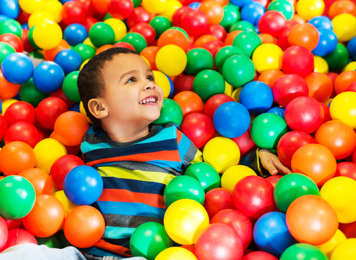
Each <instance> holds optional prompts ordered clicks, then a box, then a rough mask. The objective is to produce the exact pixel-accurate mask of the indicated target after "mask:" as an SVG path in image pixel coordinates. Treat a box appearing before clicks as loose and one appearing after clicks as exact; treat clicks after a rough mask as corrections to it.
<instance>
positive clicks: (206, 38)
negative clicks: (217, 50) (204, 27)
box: [194, 34, 218, 48]
mask: <svg viewBox="0 0 356 260" xmlns="http://www.w3.org/2000/svg"><path fill="white" fill-rule="evenodd" d="M217 40H218V39H217V38H216V37H215V36H213V35H210V34H207V35H203V36H200V37H199V38H198V39H196V40H195V42H194V46H195V47H197V48H204V46H205V44H207V43H209V42H213V41H217Z"/></svg>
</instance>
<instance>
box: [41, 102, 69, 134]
mask: <svg viewBox="0 0 356 260" xmlns="http://www.w3.org/2000/svg"><path fill="white" fill-rule="evenodd" d="M67 110H68V105H67V104H66V103H65V102H64V101H63V100H62V99H61V98H58V97H48V98H45V99H43V100H42V101H41V102H40V103H39V104H38V106H37V107H36V109H35V112H36V121H37V122H38V123H39V125H40V126H41V127H43V128H45V129H49V130H51V129H53V127H54V123H55V121H56V119H57V117H58V116H59V115H60V114H62V113H64V112H65V111H67Z"/></svg>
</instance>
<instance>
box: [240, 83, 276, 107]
mask: <svg viewBox="0 0 356 260" xmlns="http://www.w3.org/2000/svg"><path fill="white" fill-rule="evenodd" d="M240 102H241V104H242V105H244V106H245V107H246V108H247V109H248V111H250V112H252V113H254V114H259V113H262V112H265V111H267V110H268V109H270V108H271V107H272V104H273V93H272V90H271V88H270V87H269V86H268V85H267V84H266V83H263V82H261V81H251V82H249V83H247V84H246V85H245V86H243V87H242V90H241V92H240Z"/></svg>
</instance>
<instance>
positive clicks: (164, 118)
mask: <svg viewBox="0 0 356 260" xmlns="http://www.w3.org/2000/svg"><path fill="white" fill-rule="evenodd" d="M182 121H183V112H182V109H181V108H180V106H179V105H178V103H177V102H175V101H174V100H173V99H170V98H165V99H164V100H163V106H162V109H161V115H160V117H159V118H158V119H157V120H155V121H154V122H153V123H154V124H160V125H161V124H168V123H173V124H175V125H176V126H180V124H181V123H182Z"/></svg>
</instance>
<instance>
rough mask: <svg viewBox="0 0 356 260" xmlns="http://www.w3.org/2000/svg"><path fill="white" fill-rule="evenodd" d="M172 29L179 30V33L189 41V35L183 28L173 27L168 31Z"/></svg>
mask: <svg viewBox="0 0 356 260" xmlns="http://www.w3.org/2000/svg"><path fill="white" fill-rule="evenodd" d="M171 29H172V30H178V31H180V32H182V33H183V34H184V35H185V37H186V38H187V39H188V40H189V35H188V33H187V32H186V31H185V30H184V29H183V28H180V27H175V26H173V27H171V28H169V29H168V30H171Z"/></svg>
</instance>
